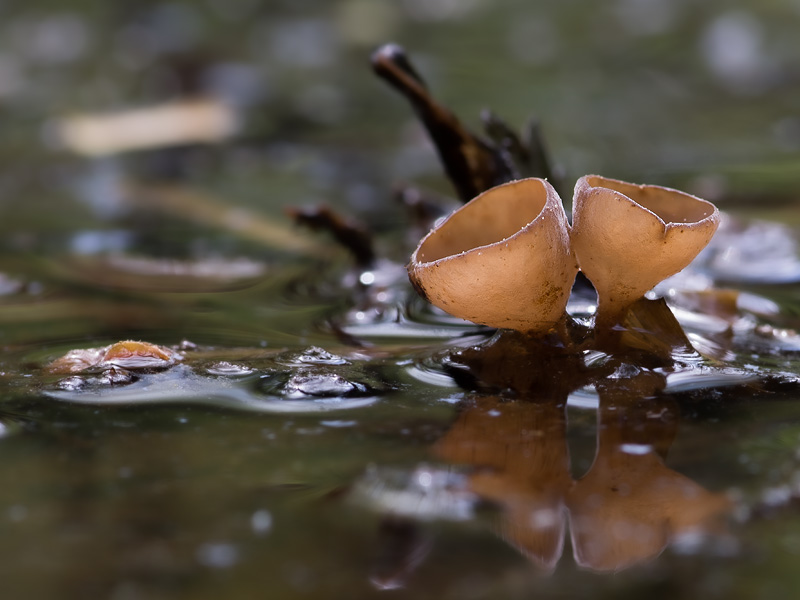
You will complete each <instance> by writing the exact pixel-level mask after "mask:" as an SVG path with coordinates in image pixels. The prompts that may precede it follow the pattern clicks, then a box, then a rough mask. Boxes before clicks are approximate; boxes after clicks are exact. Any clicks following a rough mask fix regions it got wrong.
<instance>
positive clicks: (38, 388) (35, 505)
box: [0, 0, 800, 600]
mask: <svg viewBox="0 0 800 600" xmlns="http://www.w3.org/2000/svg"><path fill="white" fill-rule="evenodd" d="M301 4H302V6H299V5H295V4H292V3H289V2H277V1H275V2H267V3H261V4H260V3H253V2H245V1H235V2H234V1H231V2H216V1H214V2H212V1H209V2H205V3H197V4H194V3H181V2H177V3H175V2H173V3H145V5H143V6H137V7H133V8H125V9H124V10H123V9H122V8H120V6H121V5H119V6H118V5H117V3H107V2H105V3H100V2H93V1H91V2H85V3H78V5H76V6H75V7H70V8H66V7H65V6H64V5H62V4H58V3H54V2H49V1H45V2H42V3H39V4H38V5H37V9H36V10H35V11H34V10H33V9H23V8H13V9H12V8H9V9H8V10H9V14H8V15H7V18H5V19H4V20H3V21H2V22H1V23H0V109H2V112H3V115H4V116H5V117H6V119H5V121H4V122H5V127H4V136H3V139H2V140H0V347H2V356H0V389H2V394H0V556H2V557H3V559H2V561H0V581H2V593H0V596H2V597H3V598H6V597H8V598H43V599H49V598H53V599H59V600H61V599H66V600H72V599H76V600H77V599H84V598H92V599H95V598H108V599H111V600H131V599H137V598H147V599H148V600H150V599H155V600H161V599H163V600H183V599H186V600H188V599H192V600H198V599H206V598H208V599H211V598H215V599H216V598H261V597H263V598H286V599H292V598H359V599H360V598H383V597H389V596H391V597H392V598H409V599H411V598H413V599H415V600H417V599H420V600H424V599H427V598H430V599H437V600H438V599H459V600H461V599H487V600H488V599H496V598H529V597H537V598H572V597H586V598H642V597H647V598H652V599H653V600H655V599H658V598H670V599H673V598H699V597H702V598H720V599H722V598H724V599H726V600H727V599H738V598H741V599H745V598H758V597H769V598H782V597H791V594H792V593H793V591H794V590H796V589H798V587H799V586H800V579H798V578H799V577H800V576H798V570H797V566H796V565H797V560H798V555H800V513H799V512H798V499H800V454H799V453H798V452H799V451H798V449H799V448H800V379H798V378H799V377H800V355H799V354H798V352H800V334H798V331H800V316H799V315H800V283H799V282H800V258H798V246H797V230H796V226H797V224H798V219H797V216H796V214H797V210H796V209H797V206H796V202H797V200H796V199H797V194H796V191H795V190H796V189H797V185H796V184H797V179H798V178H797V169H796V166H797V152H798V148H800V141H799V140H800V137H798V132H797V129H798V128H797V115H796V114H795V113H796V103H795V102H794V100H795V96H793V95H792V93H793V92H796V90H793V89H792V86H793V82H794V80H795V79H796V72H797V66H798V65H797V59H796V57H795V56H794V55H793V54H792V53H791V52H789V51H786V50H785V49H786V48H790V49H791V48H794V47H795V46H794V39H795V37H796V31H795V28H793V27H789V26H788V25H787V23H793V22H794V21H793V19H796V16H797V7H796V6H795V5H794V4H792V3H790V2H775V3H771V4H770V6H769V9H764V10H763V11H761V9H757V8H756V7H753V6H742V7H739V8H736V7H730V6H728V5H727V4H725V3H717V2H712V3H710V4H708V6H704V8H703V11H700V12H698V10H697V7H696V6H689V5H686V6H683V5H682V4H681V3H662V4H663V6H661V5H659V6H658V7H655V5H654V3H652V2H636V1H624V2H616V3H608V4H607V5H604V6H603V7H596V6H594V4H592V6H589V5H590V4H591V3H588V2H578V3H564V5H563V6H561V7H560V8H557V9H553V12H548V11H544V10H543V9H542V10H540V9H539V8H537V7H531V6H529V3H524V2H517V1H515V0H504V1H502V2H497V3H487V2H480V1H475V2H447V1H443V0H437V1H426V2H419V1H411V0H409V1H404V2H395V3H369V2H359V1H356V0H348V1H342V2H337V3H326V2H321V1H312V2H305V3H301ZM795 4H796V3H795ZM651 5H652V6H651ZM648 7H649V8H648ZM648 11H654V12H648ZM759 11H761V12H759ZM701 13H702V14H701ZM610 33H613V34H614V35H613V36H612V38H613V39H612V38H609V35H610ZM533 38H535V39H536V40H537V43H536V44H533V43H531V39H533ZM390 39H396V40H398V41H400V42H401V43H403V44H404V45H405V46H406V47H407V49H408V51H409V53H410V54H411V55H413V56H414V57H415V59H418V62H419V65H420V66H421V67H422V69H423V70H424V71H425V75H426V77H428V79H429V80H430V82H431V87H432V89H434V90H435V91H436V92H437V94H439V95H440V96H441V97H442V99H443V100H446V101H447V103H448V104H449V105H450V106H452V107H453V109H454V110H455V111H456V112H458V113H459V114H460V115H462V116H463V117H464V120H465V122H468V123H474V122H476V121H477V114H478V111H479V109H480V108H482V107H485V106H491V107H492V108H493V109H495V110H496V111H497V112H498V113H499V114H501V115H502V116H503V117H505V118H507V119H508V120H509V121H511V122H513V123H516V124H521V123H522V122H523V121H524V119H525V118H527V117H528V116H530V113H531V111H532V110H535V111H536V112H537V113H538V116H539V117H541V118H542V119H543V122H544V125H545V131H546V133H547V135H548V139H549V140H550V141H551V143H552V146H553V150H554V154H555V155H556V156H557V157H558V159H559V162H561V163H563V166H564V167H565V169H566V171H567V173H568V178H571V179H570V181H574V179H575V178H576V177H578V176H580V175H582V174H583V173H585V172H602V173H604V174H607V175H608V176H609V177H615V178H616V177H630V179H631V180H635V181H647V182H650V181H649V180H650V179H652V183H657V184H663V185H671V186H675V187H681V189H687V190H688V191H691V192H692V193H696V194H698V195H703V196H705V195H713V196H715V197H714V198H710V199H714V200H719V205H720V208H721V209H722V210H723V211H724V212H725V218H724V220H723V224H722V227H721V229H720V232H719V233H718V234H717V237H716V238H715V239H714V241H713V242H712V244H711V246H710V247H709V249H708V250H707V251H706V252H705V253H704V254H702V255H701V256H700V257H699V258H698V260H697V261H696V262H695V263H694V264H693V266H692V267H691V268H690V269H689V270H688V271H687V272H684V273H681V274H679V275H678V276H676V277H674V278H672V279H671V280H668V281H667V282H664V283H663V284H660V285H659V286H658V288H657V290H656V292H657V295H658V296H662V297H664V298H666V300H667V303H668V304H669V306H670V308H671V310H672V314H674V315H675V318H676V319H677V321H678V322H679V323H680V325H681V326H682V327H683V329H684V331H685V332H686V335H687V339H688V341H689V342H690V343H691V347H690V346H688V345H683V346H680V347H678V346H677V345H673V344H672V342H673V341H674V340H673V338H670V337H669V336H667V335H666V334H665V335H663V336H661V337H659V336H653V335H650V334H648V332H647V330H646V329H647V328H646V327H644V326H643V327H641V328H640V329H639V330H637V331H635V332H633V333H631V334H630V340H632V341H631V343H632V344H638V346H637V347H644V348H645V349H650V350H652V351H653V356H650V355H648V354H647V353H646V352H645V353H642V354H635V353H634V354H631V355H628V356H623V357H613V356H608V355H607V354H604V353H602V352H599V351H596V350H585V351H581V352H577V353H575V354H573V355H565V354H564V353H562V352H560V351H559V352H555V353H553V354H546V353H545V354H542V353H541V352H539V351H532V350H531V351H530V352H528V350H530V349H529V348H526V347H524V346H521V345H520V343H519V340H517V339H515V338H513V337H511V336H505V337H503V336H500V337H494V334H493V332H492V331H489V330H487V329H486V328H483V327H479V326H475V325H472V324H469V323H465V322H463V321H461V320H459V319H456V318H453V317H450V316H448V315H446V314H444V313H442V312H441V311H439V310H438V309H436V308H434V307H431V306H430V305H428V304H427V303H425V302H424V301H423V300H422V299H420V298H418V297H417V296H416V295H415V294H414V292H413V290H412V289H411V287H410V285H409V284H408V281H407V279H406V272H405V268H404V265H405V263H406V261H407V260H408V256H409V255H410V251H411V249H413V247H414V246H415V245H416V244H417V242H418V240H419V239H420V238H421V237H422V236H423V235H424V233H425V231H423V230H420V229H419V228H418V227H415V226H414V225H413V224H412V223H411V219H410V218H409V217H408V216H407V215H405V214H404V213H402V212H401V210H400V208H399V207H398V206H397V204H396V203H394V202H393V200H392V193H393V189H394V188H393V186H395V184H396V182H398V181H413V182H414V183H415V184H419V185H420V186H421V187H423V188H430V189H432V190H435V192H434V193H433V194H432V195H433V196H438V195H443V194H452V191H451V190H450V188H449V187H448V185H447V183H446V182H445V181H444V179H443V177H442V176H441V174H440V167H439V165H438V163H437V160H436V156H435V153H434V151H433V149H432V148H431V147H430V145H429V144H428V143H427V142H425V141H424V136H423V135H422V133H421V132H420V130H419V128H418V125H416V124H415V123H414V122H413V121H412V120H411V115H410V114H409V113H408V111H407V107H406V106H405V105H404V104H403V103H402V101H401V100H400V99H399V98H395V97H392V96H390V95H389V94H388V93H387V92H386V90H385V89H383V88H382V87H381V84H380V83H379V82H377V81H375V80H374V79H373V78H372V76H371V75H370V74H369V73H368V68H367V56H368V54H369V52H370V50H371V49H372V48H373V47H374V46H375V45H377V44H379V43H382V42H385V41H387V40H390ZM475 40H482V42H481V43H479V44H476V42H475ZM732 45H734V46H736V47H737V48H739V53H738V54H735V55H731V54H730V53H729V52H728V51H727V50H726V48H730V47H732ZM592 61H594V62H592ZM731 61H734V62H733V63H731ZM737 61H738V62H737ZM734 63H735V64H734ZM511 92H513V93H511ZM195 94H200V95H203V94H208V95H210V96H213V97H214V98H217V99H220V98H221V99H222V100H224V101H225V102H227V103H229V104H228V105H229V106H231V107H233V111H234V112H235V114H236V119H237V122H238V123H239V125H240V127H241V128H242V129H241V130H240V131H239V133H237V134H234V135H233V137H232V138H230V139H227V140H223V141H220V142H218V143H215V144H211V145H209V144H204V143H200V144H198V143H195V142H194V141H193V142H192V143H187V144H185V145H178V146H177V147H172V148H163V147H159V148H152V149H143V150H140V151H136V152H123V151H121V150H120V151H119V152H118V153H111V154H109V155H104V156H99V155H91V156H87V155H86V153H85V151H83V152H84V153H83V154H81V150H80V149H77V148H74V147H73V148H71V147H70V146H69V140H66V141H65V140H63V139H62V140H60V141H59V139H58V131H60V129H59V128H63V125H64V122H62V121H61V120H60V119H62V118H64V116H69V115H72V114H74V113H82V112H86V113H95V112H98V111H99V113H103V114H105V113H106V112H107V111H111V110H115V109H122V108H126V107H131V106H140V105H141V106H148V105H151V104H159V103H161V102H166V101H168V100H173V99H175V98H182V97H189V96H192V95H195ZM565 199H566V197H565ZM322 202H324V203H327V204H330V205H332V206H333V207H335V208H336V209H337V210H340V211H341V212H342V213H344V214H346V215H355V216H358V217H359V218H362V219H363V220H364V221H365V222H366V223H367V224H368V225H369V226H370V228H371V229H373V230H374V231H376V232H377V242H376V249H377V250H376V251H377V253H378V256H379V257H378V259H376V260H375V261H374V262H373V263H372V264H371V265H369V266H362V267H358V268H356V267H354V266H353V264H352V261H351V260H350V259H349V258H348V256H347V255H346V253H345V252H344V251H343V250H341V249H340V248H338V247H337V246H335V245H334V243H333V242H332V241H331V240H330V238H327V237H325V236H324V235H316V236H315V235H314V234H312V233H309V232H308V231H304V230H301V229H297V228H294V227H293V226H292V225H291V223H290V222H289V220H288V219H287V218H286V216H285V215H284V213H283V208H284V207H285V206H302V205H305V204H311V203H322ZM753 216H755V217H756V218H755V219H754V218H753ZM594 310H595V307H594V298H593V296H592V294H591V293H586V291H585V290H581V289H576V290H575V293H574V294H573V297H572V299H571V302H570V305H569V311H570V313H571V315H572V316H573V317H574V319H575V322H576V326H575V329H576V330H578V331H580V330H581V328H582V327H585V326H586V325H588V324H589V323H590V322H591V320H592V316H593V312H594ZM645 316H647V315H645ZM664 331H666V329H665V330H664ZM664 331H662V333H664ZM124 340H142V341H146V342H149V343H152V344H158V345H159V346H161V347H163V348H164V349H166V350H164V352H163V353H161V352H154V353H152V355H151V356H149V357H148V360H145V361H136V360H127V359H125V358H124V357H123V359H120V357H119V356H117V358H114V357H111V358H107V359H102V357H103V356H104V354H103V352H102V351H101V349H105V348H108V347H110V346H111V345H112V344H115V343H117V342H121V341H124ZM678 342H680V343H682V338H681V340H678ZM89 349H98V350H95V351H91V350H89ZM72 350H81V351H86V350H89V354H87V355H86V356H87V357H88V358H87V364H86V365H85V367H83V366H82V367H81V368H76V369H75V370H74V371H72V370H59V369H54V368H53V366H52V365H53V364H54V363H53V361H56V360H57V359H59V358H60V357H63V356H64V355H66V354H67V353H68V352H70V351H72ZM537 352H538V353H537ZM665 352H666V354H667V355H669V360H666V359H665Z"/></svg>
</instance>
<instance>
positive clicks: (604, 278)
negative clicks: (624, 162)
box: [571, 175, 719, 338]
mask: <svg viewBox="0 0 800 600" xmlns="http://www.w3.org/2000/svg"><path fill="white" fill-rule="evenodd" d="M718 225H719V211H718V210H717V208H716V207H715V206H714V205H713V204H711V203H710V202H707V201H706V200H702V199H700V198H696V197H695V196H691V195H689V194H686V193H684V192H679V191H677V190H673V189H669V188H664V187H659V186H655V185H636V184H632V183H625V182H623V181H617V180H614V179H607V178H605V177H599V176H597V175H586V176H584V177H581V178H580V179H579V180H578V182H577V183H576V185H575V196H574V205H573V225H572V239H571V243H572V249H573V251H574V252H575V255H576V256H577V259H578V264H579V266H580V269H581V271H583V272H584V274H585V275H586V276H587V277H588V278H589V279H590V280H591V282H592V284H594V287H595V289H596V290H597V298H598V306H597V317H596V319H595V330H596V331H597V333H598V335H599V336H600V337H601V338H602V337H603V336H604V335H605V334H606V333H607V332H610V331H611V330H612V329H613V328H614V327H615V326H617V325H619V324H621V322H622V321H623V320H624V318H625V315H626V313H627V310H628V308H629V307H630V305H631V304H632V303H633V302H635V301H636V300H637V299H639V298H641V297H642V296H643V295H644V294H645V292H647V291H648V290H650V289H651V288H653V287H654V286H655V285H656V284H657V283H658V282H660V281H662V280H663V279H666V278H667V277H669V276H670V275H674V274H675V273H677V272H678V271H681V270H682V269H684V268H685V267H686V266H687V265H688V264H689V263H690V262H691V261H692V260H693V259H694V258H695V256H697V254H698V253H699V252H700V251H701V250H702V249H703V248H705V246H706V245H707V244H708V242H709V241H710V240H711V237H712V236H713V235H714V232H715V231H716V230H717V226H718Z"/></svg>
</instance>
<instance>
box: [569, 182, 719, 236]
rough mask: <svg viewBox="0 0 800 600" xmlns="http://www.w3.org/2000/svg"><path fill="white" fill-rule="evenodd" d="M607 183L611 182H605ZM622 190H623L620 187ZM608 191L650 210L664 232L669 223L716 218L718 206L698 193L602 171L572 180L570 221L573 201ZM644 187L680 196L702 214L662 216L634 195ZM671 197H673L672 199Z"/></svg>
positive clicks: (684, 224)
mask: <svg viewBox="0 0 800 600" xmlns="http://www.w3.org/2000/svg"><path fill="white" fill-rule="evenodd" d="M608 184H611V185H608ZM623 190H625V191H623ZM607 191H610V192H612V193H613V194H614V197H615V198H617V199H618V200H622V201H624V202H627V203H630V204H632V205H633V206H634V207H636V208H639V209H642V210H644V211H645V212H647V213H649V214H651V215H652V216H653V217H655V218H656V219H658V221H659V222H661V223H662V224H663V225H664V231H665V232H666V231H667V230H668V229H670V228H673V227H693V226H697V225H700V224H704V223H706V222H712V221H717V222H719V209H718V208H717V206H716V205H715V204H714V203H713V202H710V201H708V200H705V199H704V198H700V197H699V196H695V195H693V194H690V193H688V192H684V191H681V190H678V189H675V188H670V187H665V186H661V185H653V184H647V183H630V182H628V181H623V180H621V179H612V178H610V177H604V176H602V175H584V176H582V177H580V178H579V179H578V180H577V181H576V182H575V192H574V195H573V208H572V218H573V221H574V219H575V215H576V213H577V212H578V209H577V206H576V205H577V204H583V203H584V202H585V201H586V199H588V198H590V197H591V196H594V195H597V194H600V193H603V192H607ZM647 191H655V192H658V193H659V195H675V196H677V197H678V198H679V199H680V200H683V201H684V202H685V204H690V203H691V204H695V205H696V207H695V208H699V207H701V206H702V207H704V209H705V210H704V211H703V212H704V214H703V216H702V217H701V218H699V219H691V220H685V221H675V220H672V219H669V220H667V219H665V218H664V217H663V216H662V215H660V214H659V213H658V212H657V211H656V210H654V209H653V208H652V207H651V206H648V204H649V203H647V202H643V200H642V199H637V198H636V196H637V195H638V194H637V193H639V194H641V193H646V192H647ZM579 193H582V194H583V196H584V197H583V198H581V197H580V194H579ZM673 200H674V199H673Z"/></svg>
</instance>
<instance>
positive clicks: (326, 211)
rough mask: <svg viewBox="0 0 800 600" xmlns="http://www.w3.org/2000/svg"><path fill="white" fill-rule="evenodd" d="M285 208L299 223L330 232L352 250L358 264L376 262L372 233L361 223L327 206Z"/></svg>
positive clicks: (364, 264) (366, 264)
mask: <svg viewBox="0 0 800 600" xmlns="http://www.w3.org/2000/svg"><path fill="white" fill-rule="evenodd" d="M285 210H286V214H288V215H289V216H290V217H291V218H292V219H294V221H295V222H296V223H298V224H299V225H305V226H306V227H308V228H310V229H312V230H314V231H327V232H329V233H330V234H331V235H332V236H333V238H334V239H335V240H336V241H337V242H339V244H340V245H341V246H343V247H345V248H347V249H348V250H349V251H350V252H351V254H352V255H353V257H354V258H355V260H356V263H357V264H358V266H360V267H369V266H371V265H372V263H373V262H374V260H375V251H374V249H373V246H372V235H370V233H369V231H368V230H367V228H366V227H365V226H364V225H362V224H361V223H358V222H356V221H354V220H352V219H346V218H344V217H342V216H341V215H338V214H336V213H335V212H334V211H333V210H332V209H330V208H329V207H327V206H309V207H303V208H294V207H288V208H286V209H285Z"/></svg>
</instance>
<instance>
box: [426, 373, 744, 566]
mask: <svg viewBox="0 0 800 600" xmlns="http://www.w3.org/2000/svg"><path fill="white" fill-rule="evenodd" d="M662 382H663V378H662V377H661V376H660V375H655V374H653V373H652V372H647V371H645V372H643V373H641V374H639V375H637V376H636V377H634V378H631V379H609V380H607V382H606V383H604V384H603V385H602V386H599V393H600V409H599V424H598V446H597V454H596V457H595V461H594V464H593V465H592V468H591V469H590V471H589V472H588V473H587V474H586V475H585V476H584V477H583V478H581V479H580V480H578V481H577V482H573V480H572V478H571V476H570V459H569V450H568V445H567V436H566V417H565V412H564V408H565V405H564V402H563V400H559V399H551V400H542V401H533V400H519V401H504V400H501V399H499V398H497V397H481V398H478V399H476V400H474V401H473V402H474V403H473V404H472V405H471V406H469V407H468V408H466V409H465V410H464V411H463V412H462V413H461V414H460V415H459V417H458V419H457V420H456V422H455V423H454V424H453V427H452V428H451V429H450V430H449V431H448V432H447V434H445V436H444V437H443V438H442V439H441V440H440V441H439V442H438V443H437V444H436V446H435V447H434V454H435V455H436V456H437V457H438V458H440V459H442V460H446V461H448V462H452V463H458V464H467V465H470V466H473V467H475V470H474V471H473V473H472V474H471V475H470V478H469V488H470V490H471V491H472V492H473V493H475V494H477V495H478V496H480V497H481V498H484V499H486V500H490V501H491V502H493V503H494V504H496V505H497V506H498V507H499V508H500V510H501V511H502V512H501V517H500V522H499V524H498V526H497V529H498V531H499V533H500V534H501V535H502V537H503V538H504V539H505V540H506V541H507V542H508V543H510V544H511V545H513V546H514V547H515V548H517V549H518V550H519V551H520V552H522V553H523V554H524V555H526V556H527V557H528V558H529V559H530V560H531V561H532V562H533V563H534V564H535V565H537V566H539V567H540V568H544V569H548V570H549V569H552V568H554V567H555V565H556V563H557V562H558V560H559V558H560V556H561V552H562V549H563V544H564V541H563V536H564V532H565V530H566V527H565V522H566V519H567V516H568V517H569V520H570V530H571V538H572V546H573V552H574V555H575V560H576V562H577V563H578V564H579V565H581V566H583V567H585V568H589V569H592V570H596V571H618V570H621V569H624V568H627V567H630V566H632V565H633V564H636V563H639V562H643V561H646V560H648V559H652V558H654V557H655V556H657V555H658V554H659V553H660V552H661V551H662V550H663V549H664V548H665V547H666V546H667V545H669V544H670V543H671V542H672V541H674V540H676V538H678V537H679V536H681V535H683V534H687V533H701V534H710V533H714V532H717V531H718V529H719V528H720V526H721V524H722V521H723V518H724V516H725V515H726V514H727V512H728V511H729V509H730V505H729V502H728V500H727V499H726V498H725V497H724V496H722V495H720V494H715V493H712V492H709V491H707V490H705V489H704V488H702V487H701V486H700V485H698V484H697V483H695V482H693V481H692V480H690V479H689V478H687V477H685V476H684V475H681V474H680V473H677V472H675V471H673V470H672V469H670V468H668V467H667V466H666V465H665V464H664V456H665V455H666V452H667V450H668V449H669V447H670V445H671V444H672V441H673V439H674V437H675V434H676V431H677V417H676V409H675V407H674V404H673V403H672V401H671V400H670V399H668V398H665V397H661V396H659V395H658V389H659V388H660V387H661V385H662Z"/></svg>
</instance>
